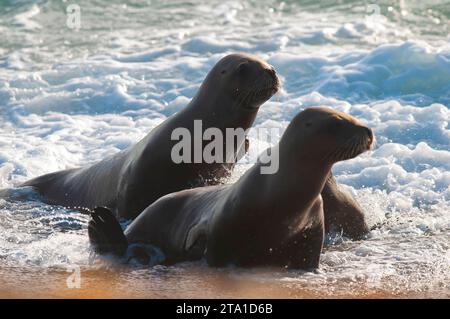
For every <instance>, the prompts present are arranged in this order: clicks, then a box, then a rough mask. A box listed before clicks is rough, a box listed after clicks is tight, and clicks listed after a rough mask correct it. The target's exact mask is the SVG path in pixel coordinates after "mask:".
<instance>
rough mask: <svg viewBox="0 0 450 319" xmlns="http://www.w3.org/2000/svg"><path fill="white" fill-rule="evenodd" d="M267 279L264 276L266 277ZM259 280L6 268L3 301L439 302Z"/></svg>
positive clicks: (193, 270) (212, 274) (407, 294)
mask: <svg viewBox="0 0 450 319" xmlns="http://www.w3.org/2000/svg"><path fill="white" fill-rule="evenodd" d="M262 276H263V275H262ZM255 277H256V278H257V277H258V274H257V271H256V274H255V273H252V274H251V275H248V274H242V273H239V271H236V270H225V271H224V270H217V269H211V268H207V267H203V266H199V267H189V268H187V269H180V268H170V267H166V268H164V267H161V268H158V269H152V270H149V269H132V268H131V269H130V268H129V267H123V268H117V267H115V268H114V269H111V268H110V269H107V268H101V269H83V268H81V272H80V279H81V281H80V285H79V287H76V285H75V286H72V288H69V287H68V280H69V284H70V283H72V284H73V283H74V281H73V280H72V279H74V277H73V273H70V272H66V271H64V269H40V268H38V267H29V268H23V267H22V268H20V267H3V268H1V269H0V297H1V298H36V299H38V298H435V297H436V298H440V297H447V298H448V297H450V295H448V296H445V295H433V293H430V292H420V291H403V292H402V291H398V290H396V289H392V290H385V289H384V290H383V289H375V288H370V287H367V286H364V285H349V284H347V283H336V282H335V283H332V284H327V285H323V286H316V287H315V286H308V285H305V284H297V283H289V282H288V283H286V282H284V281H283V280H278V281H270V282H268V281H267V280H257V279H256V280H255Z"/></svg>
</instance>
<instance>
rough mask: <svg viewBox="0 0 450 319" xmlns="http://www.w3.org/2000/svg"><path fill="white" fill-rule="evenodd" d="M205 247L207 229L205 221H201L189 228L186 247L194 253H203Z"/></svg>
mask: <svg viewBox="0 0 450 319" xmlns="http://www.w3.org/2000/svg"><path fill="white" fill-rule="evenodd" d="M205 248H206V229H205V225H204V224H203V223H199V224H197V225H195V226H194V227H192V228H191V230H189V232H188V235H187V237H186V241H185V244H184V249H185V250H186V251H189V252H190V253H191V254H193V255H203V253H204V251H205Z"/></svg>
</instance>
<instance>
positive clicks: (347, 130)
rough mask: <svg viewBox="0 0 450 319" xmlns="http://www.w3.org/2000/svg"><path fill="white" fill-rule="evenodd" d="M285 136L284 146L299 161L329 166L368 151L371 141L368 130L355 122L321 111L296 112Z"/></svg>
mask: <svg viewBox="0 0 450 319" xmlns="http://www.w3.org/2000/svg"><path fill="white" fill-rule="evenodd" d="M286 133H288V134H286ZM286 133H285V134H286V135H287V139H286V143H285V144H289V145H288V147H290V148H293V149H295V150H296V152H297V154H298V155H299V156H300V157H301V158H302V159H303V160H313V161H316V162H318V163H327V164H331V165H332V164H334V163H336V162H339V161H343V160H348V159H351V158H354V157H356V156H358V155H359V154H361V153H363V152H365V151H368V150H369V149H370V148H371V147H372V144H373V141H374V136H373V132H372V130H371V129H370V128H368V127H367V126H365V125H363V124H362V123H361V122H360V121H358V120H357V119H356V118H354V117H352V116H351V115H348V114H345V113H343V112H339V111H336V110H333V109H329V108H324V107H311V108H308V109H306V110H304V111H302V112H300V113H299V114H298V115H297V116H296V117H295V118H294V120H293V121H292V122H291V124H290V125H289V126H288V128H287V129H286ZM294 144H295V145H294Z"/></svg>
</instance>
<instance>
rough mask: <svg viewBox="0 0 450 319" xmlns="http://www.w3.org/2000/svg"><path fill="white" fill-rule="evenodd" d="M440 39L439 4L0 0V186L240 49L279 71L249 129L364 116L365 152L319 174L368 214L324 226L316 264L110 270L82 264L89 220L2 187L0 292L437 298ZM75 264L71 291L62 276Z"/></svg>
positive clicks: (447, 117)
mask: <svg viewBox="0 0 450 319" xmlns="http://www.w3.org/2000/svg"><path fill="white" fill-rule="evenodd" d="M374 2H375V1H374ZM71 4H76V5H78V6H79V8H80V10H81V11H80V12H81V15H80V18H81V19H80V29H79V30H77V29H74V28H73V26H74V25H73V24H71V23H70V22H71V21H73V20H70V19H69V23H68V15H67V13H66V8H67V7H68V6H69V5H71ZM70 17H71V16H69V18H70ZM449 34H450V1H448V0H441V1H416V2H414V1H406V0H405V1H402V0H400V1H376V5H374V4H372V3H371V2H370V1H310V0H305V1H272V0H262V1H256V0H253V1H251V0H241V1H219V0H212V1H206V0H204V1H200V0H198V1H178V0H177V1H152V0H147V1H138V0H128V1H116V0H95V1H88V0H78V1H69V0H0V188H11V187H14V186H15V185H17V184H19V183H20V182H23V181H25V180H27V179H29V178H32V177H35V176H38V175H41V174H44V173H48V172H52V171H56V170H61V169H66V168H70V167H76V166H82V165H87V164H90V163H94V162H96V161H98V160H100V159H102V158H104V157H106V156H108V155H111V154H114V153H116V152H118V151H119V150H123V149H125V148H127V147H129V146H130V145H132V144H133V143H135V142H136V141H138V140H139V139H140V138H142V137H143V136H144V135H145V134H146V133H147V132H149V131H150V130H151V129H152V128H154V127H155V126H156V125H158V124H159V123H161V122H162V121H163V120H164V119H166V118H167V117H168V116H170V115H171V114H173V113H175V112H177V111H178V110H180V109H181V108H183V106H184V105H186V104H187V102H188V101H189V100H190V99H191V98H192V96H193V95H194V94H195V92H196V90H197V89H198V87H199V85H200V84H201V82H202V80H203V78H204V77H205V75H206V73H207V72H208V70H209V69H210V68H211V67H212V66H213V65H214V64H215V62H217V61H218V60H219V59H220V58H221V57H222V56H224V55H225V54H227V53H230V52H235V51H243V52H249V53H252V54H256V55H258V56H260V57H262V58H264V59H266V60H267V61H268V62H269V63H271V64H272V65H273V66H274V67H275V68H276V70H277V71H278V74H279V75H280V77H281V79H282V81H283V90H282V91H281V92H280V93H278V94H277V95H276V96H274V97H273V98H272V99H271V100H270V101H269V102H267V103H266V104H264V105H263V106H262V107H261V109H260V111H259V113H258V117H257V119H256V122H255V127H280V128H281V129H284V128H285V127H286V125H287V124H288V123H289V121H290V119H291V118H292V117H293V116H294V115H295V114H296V113H298V112H299V111H300V110H302V109H304V108H306V107H309V106H328V107H331V108H335V109H337V110H340V111H344V112H348V113H350V114H352V115H353V116H355V117H357V118H359V119H361V120H362V121H363V122H364V123H366V124H367V125H368V126H370V127H371V128H373V130H374V132H375V135H376V139H377V143H376V146H375V148H374V150H373V151H372V152H371V153H370V154H364V155H363V156H360V157H357V158H356V159H353V160H350V161H346V162H342V163H339V164H337V165H335V167H334V168H333V171H334V173H335V175H336V176H337V179H338V181H339V182H340V183H342V184H343V185H344V186H345V187H346V188H347V189H348V190H349V191H351V192H352V193H353V194H354V195H355V197H356V198H357V199H358V200H359V202H360V203H361V205H362V206H363V207H364V209H365V211H366V214H367V220H368V222H369V223H370V225H375V224H379V225H380V227H379V228H377V229H375V230H373V231H372V232H371V233H370V235H369V236H368V238H367V239H366V240H362V241H349V240H347V239H345V238H342V237H341V236H339V234H335V235H333V236H330V238H328V239H327V240H328V244H329V245H328V246H327V247H326V249H325V250H324V253H323V254H322V257H321V266H320V269H319V270H318V271H317V272H316V273H303V272H299V271H292V270H288V271H287V270H286V271H284V270H279V269H277V270H274V269H254V270H244V269H238V268H233V267H230V268H226V269H219V270H217V269H210V268H208V267H207V266H206V265H205V264H204V262H197V263H186V264H181V265H176V266H172V267H160V266H158V267H154V268H143V267H139V266H130V267H127V266H124V267H122V266H120V267H119V268H115V267H114V266H112V265H110V264H109V263H106V264H105V262H104V261H101V262H100V261H98V260H95V259H93V258H92V256H91V251H90V249H89V246H88V238H87V229H86V227H87V217H86V216H84V215H82V214H80V213H78V212H75V211H70V210H67V209H64V208H62V207H51V206H47V205H44V204H42V203H40V202H39V201H38V200H37V199H33V198H29V200H27V201H25V202H20V201H19V202H18V201H13V200H4V199H0V282H1V283H2V285H1V287H3V288H1V289H0V294H2V295H3V296H15V295H25V296H36V295H43V296H61V295H62V296H106V297H108V296H113V297H114V296H151V297H167V296H189V297H201V296H209V297H212V296H259V297H264V296H283V297H302V296H318V297H327V296H344V297H347V296H349V297H351V296H378V295H380V296H385V295H389V296H399V297H402V296H415V297H450V126H449V122H450V35H449ZM261 143H263V141H258V140H256V139H253V140H251V147H257V146H258V145H259V144H261ZM248 166H249V164H247V163H246V162H242V163H240V164H239V165H238V167H237V169H236V171H235V172H234V174H233V176H232V178H231V180H230V182H232V181H233V180H235V179H237V178H238V177H239V176H240V175H241V174H242V173H243V172H244V171H245V170H246V169H247V168H248ZM15 192H16V193H17V196H21V195H22V194H23V193H24V192H26V191H23V190H20V189H16V190H15ZM74 267H81V279H82V285H81V288H80V289H81V290H80V289H78V290H77V289H72V290H70V289H68V287H67V286H66V278H67V276H68V275H69V273H66V270H69V271H70V270H71V269H74ZM112 269H114V270H112ZM31 285H33V286H38V287H41V289H40V290H39V291H33V290H32V291H30V290H29V289H28V288H29V287H30V286H31ZM5 287H6V288H5ZM230 287H231V288H230ZM77 291H78V292H80V291H81V292H80V293H78V294H77ZM114 291H115V292H116V293H113V292H114Z"/></svg>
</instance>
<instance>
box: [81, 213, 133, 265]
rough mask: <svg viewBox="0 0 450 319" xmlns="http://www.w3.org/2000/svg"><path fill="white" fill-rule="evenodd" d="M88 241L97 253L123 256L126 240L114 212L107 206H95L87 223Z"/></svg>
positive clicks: (126, 245)
mask: <svg viewBox="0 0 450 319" xmlns="http://www.w3.org/2000/svg"><path fill="white" fill-rule="evenodd" d="M88 234H89V241H90V242H91V245H92V246H93V248H94V250H95V251H96V252H97V253H99V254H108V253H109V254H113V255H116V256H123V255H124V254H125V252H126V250H127V247H128V241H127V239H126V237H125V235H124V233H123V231H122V227H120V224H119V222H118V221H117V219H116V218H115V217H114V214H113V213H112V212H111V211H110V210H109V209H107V208H104V207H96V208H95V209H94V211H93V212H92V213H91V220H90V221H89V225H88Z"/></svg>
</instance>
